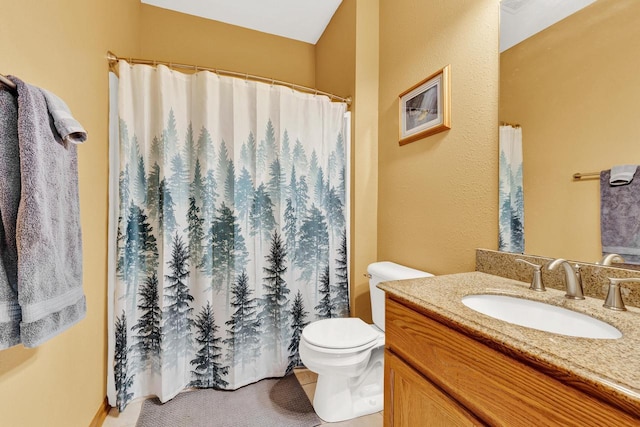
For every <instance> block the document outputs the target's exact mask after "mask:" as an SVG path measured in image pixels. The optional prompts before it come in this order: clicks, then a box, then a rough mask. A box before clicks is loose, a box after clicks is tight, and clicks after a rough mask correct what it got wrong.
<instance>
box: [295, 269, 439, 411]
mask: <svg viewBox="0 0 640 427" xmlns="http://www.w3.org/2000/svg"><path fill="white" fill-rule="evenodd" d="M367 270H368V272H369V277H370V278H369V287H370V291H371V312H372V315H373V323H374V324H373V325H368V324H366V323H365V322H363V321H362V320H360V319H359V318H335V319H324V320H318V321H316V322H312V323H311V324H309V325H308V326H307V327H305V328H304V329H303V331H302V336H301V337H300V358H301V360H302V363H304V365H305V366H306V367H307V368H308V369H309V370H310V371H312V372H315V373H317V374H318V382H317V384H316V391H315V395H314V398H313V408H314V409H315V411H316V413H317V414H318V416H319V417H320V418H322V419H323V420H324V421H328V422H337V421H343V420H349V419H351V418H355V417H360V416H363V415H367V414H372V413H374V412H379V411H381V410H382V407H383V400H384V391H383V379H384V369H383V368H384V367H383V362H384V292H383V291H382V290H380V289H378V288H377V287H376V285H377V284H378V283H380V282H385V281H389V280H402V279H413V278H417V277H428V276H432V274H429V273H425V272H424V271H419V270H414V269H412V268H408V267H404V266H402V265H399V264H394V263H392V262H387V261H385V262H376V263H373V264H370V265H369V268H368V269H367Z"/></svg>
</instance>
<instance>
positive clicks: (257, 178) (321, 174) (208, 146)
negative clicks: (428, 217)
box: [108, 61, 349, 408]
mask: <svg viewBox="0 0 640 427" xmlns="http://www.w3.org/2000/svg"><path fill="white" fill-rule="evenodd" d="M118 99H119V105H118V116H119V120H118V123H113V124H112V125H114V126H117V128H118V132H117V134H118V140H119V147H118V148H119V149H118V150H117V151H118V158H117V159H115V161H114V162H116V163H117V164H118V165H119V170H118V171H117V175H116V176H115V180H116V181H117V183H118V188H117V191H116V192H115V194H117V199H118V202H117V203H116V204H115V206H112V207H111V209H112V215H111V216H112V218H113V219H112V221H113V222H114V226H117V237H116V238H115V239H114V241H113V242H111V243H112V245H113V248H114V251H115V258H114V265H115V267H114V269H115V275H114V276H115V279H114V281H113V282H112V283H111V284H110V289H112V290H113V293H112V294H110V305H111V306H112V308H113V309H112V310H110V313H109V316H110V321H109V325H110V331H109V337H110V347H109V348H110V353H109V354H110V358H111V363H110V366H109V384H108V395H109V401H110V403H111V404H112V405H114V406H118V407H119V408H124V407H125V406H126V404H127V402H129V401H130V400H131V399H134V398H136V397H140V396H148V395H157V396H158V397H159V398H160V400H161V401H166V400H168V399H171V398H172V397H173V396H175V395H176V394H177V393H179V392H180V391H182V390H183V389H185V388H188V387H211V388H220V389H236V388H238V387H242V386H244V385H246V384H249V383H252V382H255V381H258V380H260V379H262V378H267V377H277V376H282V375H284V374H285V373H287V372H290V371H291V370H292V369H293V368H295V367H297V366H300V365H301V361H300V358H299V354H298V344H299V340H300V334H301V332H302V329H303V328H304V326H306V325H307V324H308V323H309V322H311V321H313V320H316V319H320V318H326V317H336V316H347V315H348V314H349V283H348V271H347V265H348V246H347V243H348V240H349V239H348V229H347V217H346V215H347V212H348V206H347V202H348V197H347V191H346V190H347V188H346V186H347V178H346V177H347V169H346V165H348V164H349V159H347V157H346V153H347V150H346V144H345V135H344V131H343V128H344V126H343V123H344V113H345V110H346V108H345V107H346V106H345V105H344V104H339V103H332V102H330V101H329V100H328V99H327V98H325V97H322V96H314V95H306V94H302V93H297V92H294V91H292V90H291V89H290V88H283V87H279V86H271V85H264V84H260V83H255V82H246V81H244V80H243V79H240V80H238V79H233V78H227V77H220V76H217V75H215V74H211V73H208V72H200V73H196V74H193V75H184V74H181V73H178V72H175V71H171V70H169V69H168V68H166V67H162V66H159V67H157V69H154V68H152V67H148V66H143V65H135V66H130V65H128V64H126V63H125V62H124V61H123V62H122V63H121V64H120V80H119V87H118ZM150 100H152V101H151V102H150Z"/></svg>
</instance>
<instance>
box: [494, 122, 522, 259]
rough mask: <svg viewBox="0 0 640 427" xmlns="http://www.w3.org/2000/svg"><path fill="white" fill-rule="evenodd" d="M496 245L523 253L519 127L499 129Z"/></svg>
mask: <svg viewBox="0 0 640 427" xmlns="http://www.w3.org/2000/svg"><path fill="white" fill-rule="evenodd" d="M499 175H500V192H499V193H500V194H499V203H500V206H499V209H500V217H499V236H498V240H499V244H498V249H499V250H501V251H506V252H515V253H523V252H524V193H523V191H522V128H521V127H520V126H516V127H514V126H500V166H499Z"/></svg>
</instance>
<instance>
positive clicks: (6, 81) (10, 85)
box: [0, 74, 16, 90]
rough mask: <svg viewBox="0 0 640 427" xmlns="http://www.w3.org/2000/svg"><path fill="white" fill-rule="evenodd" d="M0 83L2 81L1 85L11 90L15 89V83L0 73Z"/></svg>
mask: <svg viewBox="0 0 640 427" xmlns="http://www.w3.org/2000/svg"><path fill="white" fill-rule="evenodd" d="M0 83H2V84H3V85H5V86H6V87H8V88H9V89H11V90H16V84H15V83H14V82H12V81H11V80H9V79H8V78H6V77H5V76H4V75H3V74H0Z"/></svg>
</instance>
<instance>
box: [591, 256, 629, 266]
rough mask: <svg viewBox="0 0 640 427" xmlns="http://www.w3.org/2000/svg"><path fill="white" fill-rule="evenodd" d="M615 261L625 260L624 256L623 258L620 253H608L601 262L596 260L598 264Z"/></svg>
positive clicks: (607, 263) (608, 263)
mask: <svg viewBox="0 0 640 427" xmlns="http://www.w3.org/2000/svg"><path fill="white" fill-rule="evenodd" d="M614 262H624V258H622V257H621V256H620V255H618V254H607V255H605V256H603V257H602V259H601V260H600V261H599V262H596V264H599V265H611V264H613V263H614Z"/></svg>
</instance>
